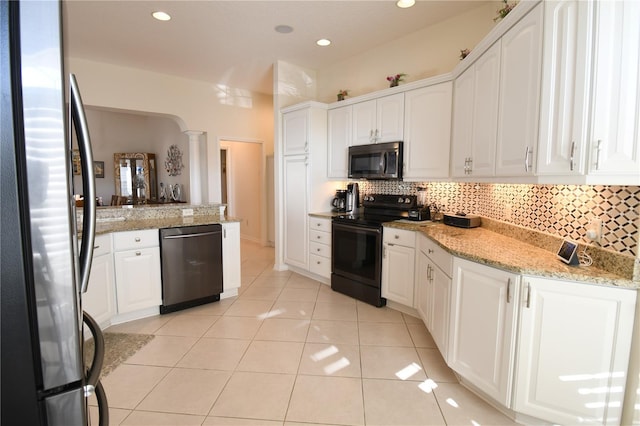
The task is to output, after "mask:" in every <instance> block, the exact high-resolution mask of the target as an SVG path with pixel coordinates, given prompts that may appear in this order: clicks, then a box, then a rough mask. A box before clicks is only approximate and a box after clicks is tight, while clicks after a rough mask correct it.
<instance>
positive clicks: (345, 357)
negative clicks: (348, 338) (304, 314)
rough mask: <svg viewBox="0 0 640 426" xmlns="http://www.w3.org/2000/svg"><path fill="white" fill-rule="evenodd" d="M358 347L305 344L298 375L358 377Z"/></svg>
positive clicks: (359, 373)
mask: <svg viewBox="0 0 640 426" xmlns="http://www.w3.org/2000/svg"><path fill="white" fill-rule="evenodd" d="M360 371H361V369H360V348H359V346H358V345H345V344H333V343H307V344H306V345H305V346H304V351H303V352H302V360H301V361H300V369H299V370H298V374H306V375H312V376H335V377H360V376H361V372H360Z"/></svg>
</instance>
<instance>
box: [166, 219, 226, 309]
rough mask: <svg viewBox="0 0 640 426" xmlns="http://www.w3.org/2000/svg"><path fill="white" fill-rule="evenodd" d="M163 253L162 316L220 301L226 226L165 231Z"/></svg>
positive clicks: (201, 226)
mask: <svg viewBox="0 0 640 426" xmlns="http://www.w3.org/2000/svg"><path fill="white" fill-rule="evenodd" d="M160 250H161V252H162V305H161V306H160V313H161V314H165V313H168V312H174V311H177V310H180V309H185V308H189V307H192V306H196V305H201V304H203V303H209V302H214V301H217V300H220V293H222V291H223V283H222V225H220V224H213V225H200V226H184V227H180V228H165V229H161V230H160Z"/></svg>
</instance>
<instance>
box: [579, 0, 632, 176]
mask: <svg viewBox="0 0 640 426" xmlns="http://www.w3.org/2000/svg"><path fill="white" fill-rule="evenodd" d="M595 8H596V13H595V16H596V19H595V32H594V33H595V43H594V44H595V50H594V57H593V63H594V66H593V99H592V102H591V104H592V106H593V109H592V114H591V117H592V120H593V122H592V128H591V146H590V149H589V163H588V173H589V175H590V177H592V178H593V179H592V181H596V182H597V183H612V184H627V185H639V184H640V130H639V129H640V25H638V22H640V2H637V1H599V2H595Z"/></svg>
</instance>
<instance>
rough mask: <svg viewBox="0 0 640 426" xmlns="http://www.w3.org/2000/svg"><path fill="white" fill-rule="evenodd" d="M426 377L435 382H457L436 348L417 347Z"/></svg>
mask: <svg viewBox="0 0 640 426" xmlns="http://www.w3.org/2000/svg"><path fill="white" fill-rule="evenodd" d="M416 350H417V351H418V355H419V356H420V360H422V365H423V366H424V370H425V373H427V377H429V378H430V379H432V380H434V381H435V382H436V383H458V379H457V378H456V376H455V374H454V373H453V370H451V369H450V368H449V366H448V365H447V363H446V362H445V360H444V359H443V358H442V355H440V351H438V349H429V348H417V349H416Z"/></svg>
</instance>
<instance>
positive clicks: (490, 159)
mask: <svg viewBox="0 0 640 426" xmlns="http://www.w3.org/2000/svg"><path fill="white" fill-rule="evenodd" d="M474 69H475V73H474V85H473V90H474V95H473V133H472V134H471V138H472V141H473V142H472V144H471V155H470V157H471V173H470V175H472V176H493V174H494V163H495V153H496V133H497V128H498V94H499V89H500V86H499V84H500V42H496V43H495V44H494V45H493V46H491V47H490V48H489V50H487V51H486V52H485V53H484V54H483V55H482V57H480V58H479V59H478V60H477V61H476V63H475V66H474Z"/></svg>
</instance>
